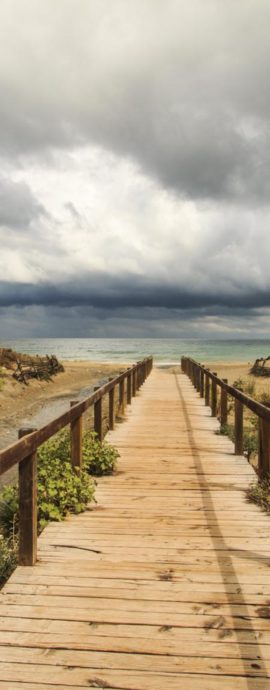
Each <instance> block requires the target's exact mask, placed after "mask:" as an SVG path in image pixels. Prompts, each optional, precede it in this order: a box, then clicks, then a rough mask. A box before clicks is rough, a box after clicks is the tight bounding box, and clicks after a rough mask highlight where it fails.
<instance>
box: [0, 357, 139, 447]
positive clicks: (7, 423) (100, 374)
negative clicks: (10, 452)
mask: <svg viewBox="0 0 270 690" xmlns="http://www.w3.org/2000/svg"><path fill="white" fill-rule="evenodd" d="M63 364H64V367H65V371H64V372H62V373H59V374H57V375H56V376H54V377H53V378H52V380H51V381H38V380H36V379H31V380H30V381H29V384H28V385H24V384H22V383H18V382H17V381H16V380H15V379H14V378H13V377H12V372H11V371H8V370H5V373H4V385H3V388H2V389H1V390H0V439H1V436H3V435H5V434H6V433H7V430H10V428H14V427H19V426H20V423H21V422H22V420H23V419H25V418H26V417H27V418H29V417H32V416H33V415H34V414H36V413H37V412H38V410H39V409H40V408H41V407H42V406H43V405H44V404H45V403H49V402H50V403H51V408H52V416H57V410H58V405H57V401H59V400H60V399H65V398H67V401H66V406H67V407H68V402H69V401H68V398H70V399H73V398H75V399H76V394H78V393H79V392H80V391H81V390H82V389H84V388H87V387H90V386H93V385H94V384H95V383H98V382H100V381H102V380H104V379H106V378H108V377H109V376H117V374H118V373H119V372H120V371H122V370H123V369H126V368H127V366H128V364H120V363H115V364H107V363H101V362H87V361H83V362H81V361H74V362H72V361H68V362H63ZM54 406H55V409H56V414H55V415H54V414H53V409H54ZM58 414H59V412H58ZM12 440H13V439H12Z"/></svg>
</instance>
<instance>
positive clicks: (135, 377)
mask: <svg viewBox="0 0 270 690" xmlns="http://www.w3.org/2000/svg"><path fill="white" fill-rule="evenodd" d="M136 389H137V371H136V369H133V372H132V397H133V398H134V397H135V395H136Z"/></svg>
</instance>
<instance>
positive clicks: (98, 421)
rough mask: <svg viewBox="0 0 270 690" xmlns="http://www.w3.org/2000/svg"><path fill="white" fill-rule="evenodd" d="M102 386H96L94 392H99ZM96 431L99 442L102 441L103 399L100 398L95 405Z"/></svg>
mask: <svg viewBox="0 0 270 690" xmlns="http://www.w3.org/2000/svg"><path fill="white" fill-rule="evenodd" d="M99 388H100V386H95V387H94V391H97V390H98V389H99ZM94 429H95V432H96V434H97V437H98V440H99V441H102V438H103V435H102V398H99V400H97V401H96V402H95V403H94Z"/></svg>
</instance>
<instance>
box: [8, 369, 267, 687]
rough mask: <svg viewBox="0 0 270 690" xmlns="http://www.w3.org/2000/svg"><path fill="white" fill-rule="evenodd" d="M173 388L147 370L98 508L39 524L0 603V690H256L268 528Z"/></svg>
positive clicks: (241, 472) (196, 402) (194, 401)
mask: <svg viewBox="0 0 270 690" xmlns="http://www.w3.org/2000/svg"><path fill="white" fill-rule="evenodd" d="M200 392H201V391H200V390H199V392H196V391H195V390H194V388H193V387H192V385H191V383H190V381H189V380H188V378H187V377H186V376H185V375H184V374H179V375H174V374H173V373H171V372H170V371H167V370H162V369H157V370H153V372H152V374H151V376H150V377H149V378H148V379H147V380H146V381H145V383H144V384H143V385H142V387H141V389H140V390H139V391H138V392H137V395H136V398H135V400H133V405H132V407H131V408H129V407H128V408H127V421H126V422H124V423H123V424H120V425H117V426H116V428H115V429H114V430H112V431H110V432H109V434H108V437H107V438H108V440H109V441H110V442H112V443H113V444H115V445H116V446H117V448H118V449H119V451H120V454H121V457H120V461H119V467H118V470H117V472H116V473H115V475H114V476H112V477H104V478H102V479H101V480H99V482H98V489H97V498H98V503H97V505H96V507H94V508H91V509H90V510H89V511H88V512H86V513H84V514H81V515H77V516H73V517H70V518H68V519H67V520H66V521H65V522H63V523H51V524H50V525H49V526H48V527H47V528H46V530H45V531H44V532H43V534H42V535H41V537H40V538H39V540H38V562H37V564H36V566H35V567H33V568H31V567H18V568H17V569H16V571H15V572H14V573H13V575H12V577H11V578H10V580H9V582H8V583H7V584H6V586H5V587H4V589H3V590H2V593H1V604H0V659H1V661H0V690H30V689H31V690H32V688H33V687H35V688H37V690H53V689H55V688H59V689H60V688H61V690H65V689H67V688H69V690H75V688H76V689H77V690H78V689H80V688H86V687H87V688H89V687H92V688H94V687H95V688H97V687H99V688H107V690H108V689H110V688H111V689H113V690H179V688H183V690H232V689H234V688H235V689H236V690H267V688H268V687H269V675H270V567H269V566H270V540H269V526H270V522H269V518H268V517H267V516H266V515H265V514H263V513H262V512H261V511H260V509H259V508H257V507H256V506H254V505H252V504H249V503H248V502H247V501H246V496H245V490H246V488H247V486H248V485H249V483H250V482H251V481H253V480H254V478H255V475H254V473H253V470H252V468H251V466H250V465H249V464H248V463H247V461H246V460H245V458H243V457H241V456H238V457H236V456H235V455H234V448H233V445H232V443H231V442H230V441H229V439H228V438H226V437H224V436H219V435H217V434H216V431H217V430H218V422H217V420H216V419H215V418H214V417H211V411H210V410H209V409H207V408H206V407H205V404H204V401H203V400H202V399H201V398H200Z"/></svg>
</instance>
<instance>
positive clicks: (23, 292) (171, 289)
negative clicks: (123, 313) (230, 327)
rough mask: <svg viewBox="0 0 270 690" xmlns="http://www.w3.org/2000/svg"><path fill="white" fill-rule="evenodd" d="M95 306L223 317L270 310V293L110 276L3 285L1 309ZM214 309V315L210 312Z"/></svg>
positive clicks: (269, 290)
mask: <svg viewBox="0 0 270 690" xmlns="http://www.w3.org/2000/svg"><path fill="white" fill-rule="evenodd" d="M13 305H15V306H18V305H20V306H29V305H43V306H57V307H61V306H62V307H70V308H71V307H83V306H91V307H95V308H98V309H101V310H117V309H126V308H127V307H128V308H131V309H132V308H138V307H141V308H145V307H151V308H164V309H166V310H174V309H178V310H179V309H180V310H183V311H185V310H190V309H200V310H203V309H206V310H207V313H212V314H213V313H214V312H213V311H211V308H213V307H214V309H215V310H216V313H217V311H218V312H219V313H222V310H223V309H224V308H225V309H226V308H228V309H230V310H232V309H233V310H237V309H254V308H259V307H266V306H267V307H268V306H269V307H270V289H261V290H257V291H255V290H252V291H250V292H249V291H241V290H239V289H237V288H235V289H234V290H233V291H232V289H230V290H228V291H227V292H226V291H224V292H222V291H218V292H215V291H209V290H204V291H202V290H199V291H196V288H195V289H193V290H192V289H191V288H189V289H186V290H185V289H184V288H183V287H179V286H178V285H174V284H169V285H168V284H164V283H163V284H160V283H158V284H155V282H154V281H153V280H152V281H151V282H150V283H149V282H147V281H146V280H145V279H144V278H143V279H138V278H133V279H132V277H131V276H130V275H127V276H124V275H122V276H121V278H119V279H117V277H110V276H108V274H106V273H104V274H103V273H98V274H92V275H91V276H88V277H87V279H86V280H85V281H81V279H77V281H76V282H71V283H70V282H68V283H66V284H60V285H52V284H38V285H37V284H27V283H8V282H0V306H1V307H9V306H13ZM209 309H210V311H209Z"/></svg>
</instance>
